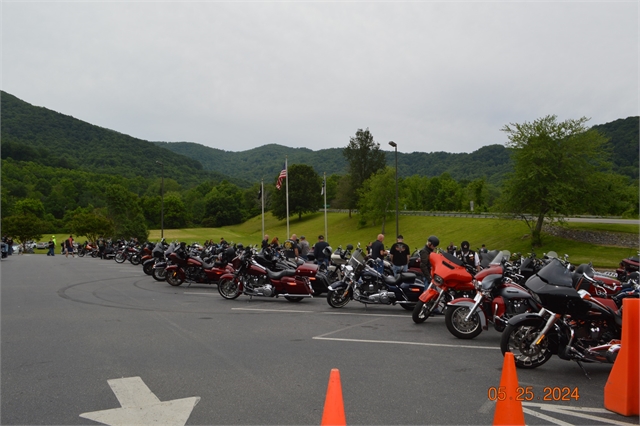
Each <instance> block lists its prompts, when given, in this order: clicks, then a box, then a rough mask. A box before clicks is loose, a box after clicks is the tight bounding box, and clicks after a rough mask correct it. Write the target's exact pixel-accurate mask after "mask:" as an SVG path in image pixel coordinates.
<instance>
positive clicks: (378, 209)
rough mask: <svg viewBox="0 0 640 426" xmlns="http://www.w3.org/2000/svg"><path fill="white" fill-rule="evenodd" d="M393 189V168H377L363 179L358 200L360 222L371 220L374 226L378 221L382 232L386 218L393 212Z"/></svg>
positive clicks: (392, 214) (394, 188)
mask: <svg viewBox="0 0 640 426" xmlns="http://www.w3.org/2000/svg"><path fill="white" fill-rule="evenodd" d="M395 191H396V186H395V170H394V169H392V168H391V167H386V168H384V169H382V170H379V171H378V172H376V173H374V174H373V175H372V176H371V177H370V178H369V179H367V180H366V181H364V184H363V185H362V188H361V189H360V191H359V192H360V193H359V196H360V197H359V201H358V213H359V214H360V224H361V225H366V223H367V222H369V221H371V222H372V223H373V225H374V226H375V225H376V224H377V223H379V222H380V223H381V224H382V228H381V230H380V232H381V233H382V234H384V233H385V225H386V223H387V218H390V217H393V216H394V214H395V196H396V192H395Z"/></svg>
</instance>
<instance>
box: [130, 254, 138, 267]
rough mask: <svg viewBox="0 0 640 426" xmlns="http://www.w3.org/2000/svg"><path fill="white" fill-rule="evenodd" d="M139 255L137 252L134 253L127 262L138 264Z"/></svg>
mask: <svg viewBox="0 0 640 426" xmlns="http://www.w3.org/2000/svg"><path fill="white" fill-rule="evenodd" d="M140 259H141V257H140V255H139V254H134V255H133V256H131V257H130V258H129V262H131V264H132V265H139V264H140Z"/></svg>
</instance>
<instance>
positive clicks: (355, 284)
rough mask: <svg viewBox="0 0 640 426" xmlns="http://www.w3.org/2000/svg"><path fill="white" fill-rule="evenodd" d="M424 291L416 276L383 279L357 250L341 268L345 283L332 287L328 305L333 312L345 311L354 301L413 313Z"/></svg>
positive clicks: (404, 275)
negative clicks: (387, 306) (390, 306)
mask: <svg viewBox="0 0 640 426" xmlns="http://www.w3.org/2000/svg"><path fill="white" fill-rule="evenodd" d="M423 291H424V284H423V283H422V281H420V280H418V279H416V274H414V273H412V272H403V273H402V274H399V275H398V276H397V277H393V276H385V275H382V274H380V273H379V272H378V271H376V270H375V269H374V268H372V267H371V266H369V265H367V264H366V262H365V260H364V255H363V253H362V250H361V249H359V248H358V249H356V250H355V251H354V252H353V253H352V255H351V258H350V259H349V261H348V263H347V264H345V265H342V279H341V280H340V281H337V282H335V283H333V284H331V285H330V286H329V289H328V293H327V303H329V305H330V306H331V307H333V308H342V307H344V306H346V305H347V304H348V303H349V302H350V301H351V300H355V301H357V302H360V303H364V304H365V305H367V304H377V305H396V304H397V305H400V306H402V307H403V308H404V309H406V310H408V311H413V308H414V307H415V305H416V302H417V301H418V297H419V296H420V294H422V292H423Z"/></svg>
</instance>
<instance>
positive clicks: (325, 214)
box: [322, 172, 329, 241]
mask: <svg viewBox="0 0 640 426" xmlns="http://www.w3.org/2000/svg"><path fill="white" fill-rule="evenodd" d="M322 194H323V195H324V240H325V241H329V233H328V232H327V172H325V173H324V177H323V178H322Z"/></svg>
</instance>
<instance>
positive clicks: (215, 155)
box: [154, 142, 511, 184]
mask: <svg viewBox="0 0 640 426" xmlns="http://www.w3.org/2000/svg"><path fill="white" fill-rule="evenodd" d="M154 143H155V144H156V145H158V146H160V147H163V148H166V149H168V150H170V151H173V152H175V153H178V154H181V155H184V156H187V157H190V158H193V159H198V160H199V161H200V163H202V166H203V167H204V169H205V170H216V171H218V172H220V173H223V174H229V175H231V174H234V173H238V172H240V173H242V175H243V176H244V177H245V178H246V179H249V180H253V181H257V180H260V179H263V178H264V179H265V180H269V179H275V178H276V176H277V175H278V173H279V172H280V170H282V166H283V165H284V158H285V156H287V159H288V162H289V164H308V165H310V166H312V167H313V168H314V170H315V171H316V172H317V173H318V174H320V175H322V174H323V173H327V175H331V174H334V173H335V174H344V173H346V172H347V161H346V160H345V158H344V156H343V155H342V148H330V149H321V150H318V151H312V150H310V149H308V148H288V147H285V146H282V145H276V144H270V145H264V146H261V147H258V148H254V149H250V150H248V151H242V152H232V151H223V150H221V149H216V148H209V147H206V146H204V145H200V144H197V143H192V142H154ZM387 164H388V165H389V166H391V167H395V155H394V154H393V153H387ZM510 167H511V161H510V159H509V151H508V150H507V149H506V148H505V147H503V146H502V145H489V146H485V147H482V148H480V149H479V150H477V151H475V152H473V153H471V154H467V153H462V154H452V153H447V152H433V153H424V152H413V153H410V154H406V153H401V152H399V153H398V174H399V175H400V176H401V177H408V176H413V175H423V176H429V177H433V176H440V175H441V174H442V173H444V172H448V173H449V174H451V176H452V177H453V178H454V179H456V180H461V179H469V180H472V179H476V178H480V177H483V176H484V177H485V178H487V180H488V181H490V182H493V183H496V184H497V183H499V182H500V181H501V180H502V178H503V177H504V174H505V173H506V172H507V171H509V170H510Z"/></svg>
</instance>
